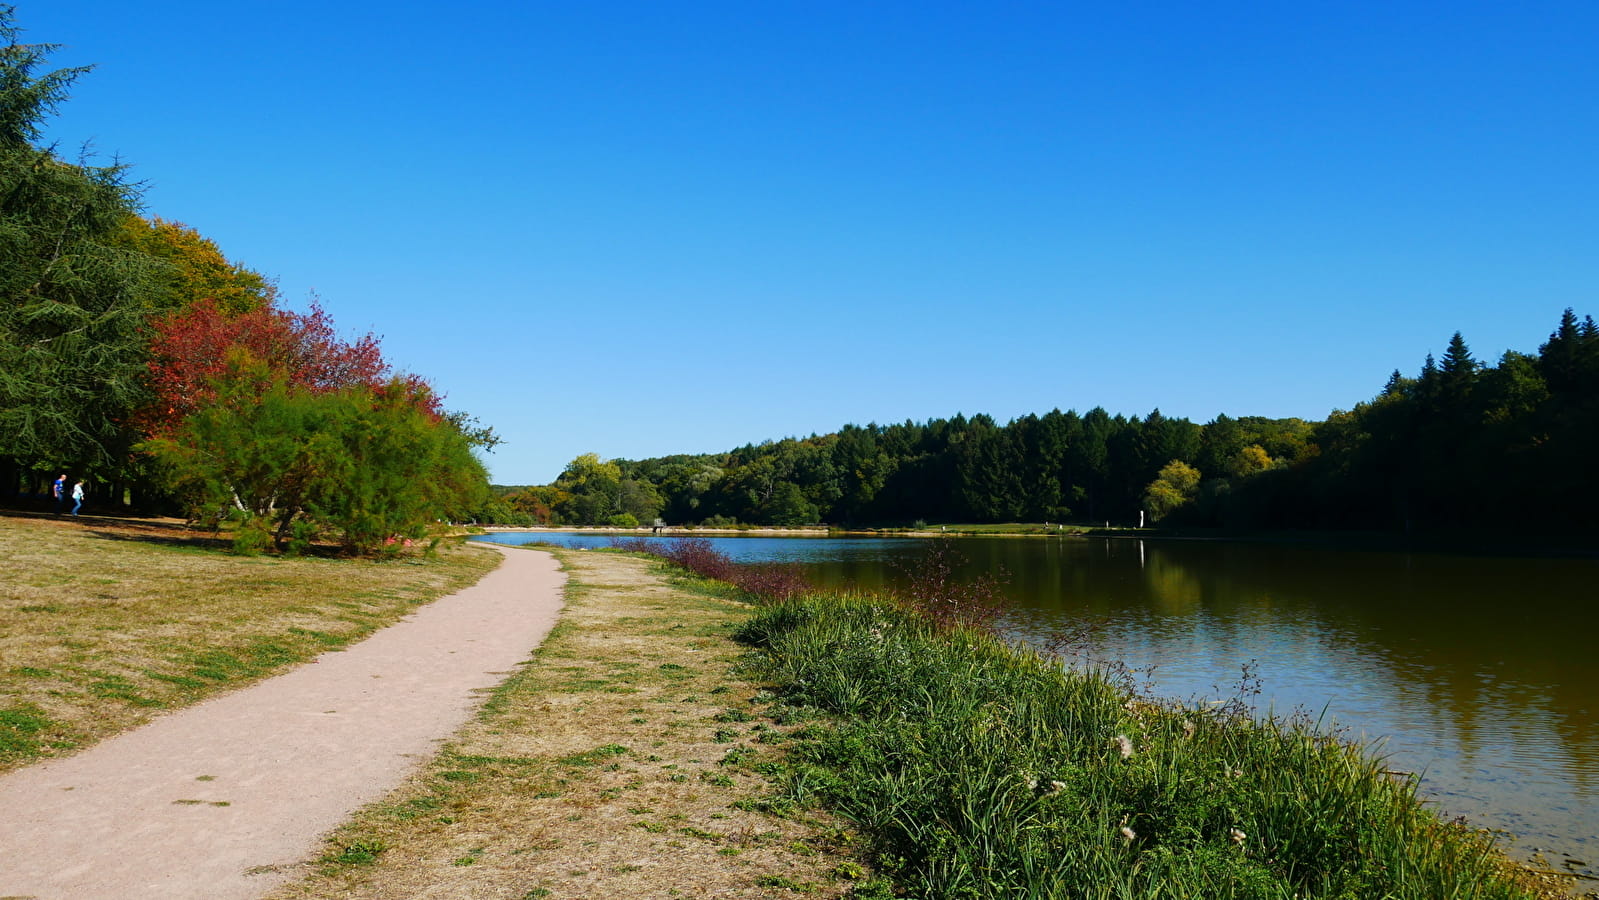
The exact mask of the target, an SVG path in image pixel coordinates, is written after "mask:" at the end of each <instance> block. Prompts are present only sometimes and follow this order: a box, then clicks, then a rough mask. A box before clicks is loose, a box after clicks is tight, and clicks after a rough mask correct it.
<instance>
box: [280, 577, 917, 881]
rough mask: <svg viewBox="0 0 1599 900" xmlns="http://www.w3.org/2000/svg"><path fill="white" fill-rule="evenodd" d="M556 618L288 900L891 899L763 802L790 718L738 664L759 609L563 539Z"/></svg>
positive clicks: (829, 839) (822, 826)
mask: <svg viewBox="0 0 1599 900" xmlns="http://www.w3.org/2000/svg"><path fill="white" fill-rule="evenodd" d="M559 555H560V556H561V558H562V559H563V561H564V562H565V564H566V567H567V571H568V574H569V578H570V579H571V580H570V582H569V585H568V592H567V608H566V610H565V611H564V612H563V614H562V618H561V623H560V624H559V625H558V626H557V628H556V630H555V631H554V632H553V633H552V634H551V635H550V637H549V638H547V639H546V640H545V642H544V644H543V646H542V647H540V648H539V650H538V651H537V653H536V654H534V656H533V658H532V660H531V661H530V662H529V663H527V664H526V665H524V666H523V667H522V668H521V670H520V671H519V673H518V674H517V675H515V676H513V677H512V678H511V679H510V680H509V681H507V682H506V683H505V684H504V685H502V686H501V687H500V688H499V689H498V690H497V691H495V692H494V693H493V695H492V696H491V697H490V699H489V700H488V701H487V703H486V704H485V706H484V708H483V710H482V711H481V713H480V714H479V716H478V717H477V719H476V721H475V722H473V723H472V724H470V725H468V726H467V727H466V728H465V729H464V730H463V731H462V732H460V733H459V734H457V735H456V736H455V737H454V739H453V740H452V741H451V742H450V743H449V744H448V745H447V746H446V747H445V748H444V750H443V752H442V753H441V755H440V756H439V757H438V758H437V759H435V760H433V761H432V762H431V763H429V764H428V765H427V766H425V767H424V768H423V770H422V771H421V772H419V773H418V774H417V775H416V776H415V777H413V778H412V779H411V780H410V782H409V783H408V784H406V785H405V786H404V787H403V788H401V789H400V790H398V791H397V792H395V793H393V794H392V795H390V796H389V797H387V798H386V799H385V800H384V801H382V802H380V803H378V804H376V805H374V806H372V807H369V808H368V809H366V810H364V811H363V812H362V813H361V814H359V815H358V816H357V817H356V818H355V819H354V820H353V821H352V822H350V823H349V824H347V825H346V826H345V827H344V828H342V829H341V830H340V831H338V832H337V833H336V834H334V835H333V836H332V838H331V839H330V841H329V844H328V850H327V853H326V855H325V856H324V858H323V859H322V860H321V861H320V862H318V863H317V864H315V865H314V866H313V871H312V872H310V873H309V874H308V875H306V877H304V878H303V879H302V880H300V881H298V882H296V883H293V884H290V885H288V886H286V887H285V888H283V889H281V890H280V891H278V892H277V893H275V894H274V895H272V897H273V900H324V898H326V900H331V898H335V897H337V898H407V900H411V898H459V897H505V898H527V900H533V898H541V897H550V898H557V897H560V898H570V897H603V898H632V897H727V898H777V897H792V896H795V895H796V893H798V894H802V895H806V896H813V897H838V896H842V895H844V894H846V893H849V892H852V891H853V892H855V896H858V897H863V898H865V897H872V896H885V895H883V894H880V893H876V892H877V891H878V889H879V888H880V887H881V886H880V885H878V884H876V883H875V882H873V881H872V880H871V879H868V878H866V872H865V871H864V869H863V868H862V867H861V866H860V865H859V864H858V863H857V862H855V861H854V849H855V843H854V841H853V839H852V837H851V835H850V832H848V831H847V830H845V829H844V828H841V827H840V826H838V825H837V824H836V823H835V822H833V821H832V820H831V819H830V818H829V817H827V816H826V815H825V814H823V813H819V812H814V811H806V810H802V809H800V808H799V807H797V806H795V805H793V804H778V805H777V806H775V807H774V805H773V804H772V803H771V801H770V800H765V799H761V798H762V797H763V796H764V795H766V794H768V793H769V791H770V782H769V778H768V776H767V775H766V774H765V773H768V772H772V771H776V770H778V769H779V768H781V758H782V755H783V754H782V748H783V746H784V744H785V741H786V733H787V731H789V730H791V729H790V728H785V727H782V726H778V725H775V724H773V723H772V722H770V721H768V720H766V719H763V718H762V717H761V716H760V715H759V712H760V710H761V709H762V708H763V706H764V705H765V702H766V701H767V700H769V699H770V697H769V696H768V695H764V694H761V693H760V691H759V688H758V686H757V685H754V684H752V683H750V682H749V681H747V680H745V679H744V678H741V677H739V676H737V675H735V674H733V672H732V669H733V667H734V665H735V663H736V662H737V661H738V659H739V657H740V655H741V654H742V652H743V651H742V648H740V647H739V646H738V645H736V644H734V643H733V642H732V641H731V640H730V639H729V637H730V635H731V634H732V632H733V630H734V628H735V627H737V626H738V624H739V623H741V622H742V621H744V620H745V619H746V618H747V617H748V611H747V609H746V608H744V607H742V606H741V605H740V604H736V603H732V602H730V601H728V600H726V599H722V597H721V596H718V594H719V593H720V594H724V595H725V593H726V591H725V589H719V588H716V587H714V586H709V585H708V584H707V583H704V582H697V583H696V582H693V581H686V580H683V579H678V580H677V582H676V583H675V584H671V583H668V577H669V576H668V575H667V574H666V570H665V569H664V567H662V566H661V565H660V564H658V563H654V562H650V561H646V560H643V559H638V558H633V557H629V556H624V555H621V554H616V553H595V552H588V553H585V552H577V551H562V552H560V554H559Z"/></svg>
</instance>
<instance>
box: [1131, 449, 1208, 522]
mask: <svg viewBox="0 0 1599 900" xmlns="http://www.w3.org/2000/svg"><path fill="white" fill-rule="evenodd" d="M1198 493H1199V470H1198V469H1196V468H1194V467H1193V466H1190V465H1189V464H1187V463H1185V462H1183V461H1181V460H1176V459H1174V460H1172V461H1171V462H1169V463H1167V464H1166V465H1165V466H1164V467H1162V468H1161V470H1160V474H1159V475H1158V476H1156V478H1155V480H1154V481H1152V482H1150V484H1149V487H1148V489H1146V490H1145V491H1144V506H1145V508H1146V509H1148V510H1149V513H1150V515H1151V516H1152V517H1153V518H1154V520H1155V521H1157V522H1159V521H1160V520H1162V519H1164V518H1166V517H1167V516H1169V515H1171V513H1172V512H1174V511H1176V510H1177V509H1178V508H1179V507H1181V506H1182V505H1183V504H1185V503H1187V502H1189V501H1190V500H1192V499H1194V497H1195V495H1197V494H1198Z"/></svg>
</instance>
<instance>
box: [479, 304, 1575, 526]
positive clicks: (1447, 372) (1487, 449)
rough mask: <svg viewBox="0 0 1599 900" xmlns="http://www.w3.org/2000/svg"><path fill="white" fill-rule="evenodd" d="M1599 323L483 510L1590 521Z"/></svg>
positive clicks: (580, 472)
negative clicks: (1267, 389)
mask: <svg viewBox="0 0 1599 900" xmlns="http://www.w3.org/2000/svg"><path fill="white" fill-rule="evenodd" d="M1596 451H1599V329H1596V327H1595V325H1594V322H1593V319H1592V318H1591V317H1588V318H1584V319H1580V320H1579V319H1578V317H1577V316H1576V314H1575V313H1574V312H1573V311H1571V310H1567V311H1566V312H1565V314H1564V315H1563V316H1561V318H1560V320H1559V323H1558V324H1557V325H1556V327H1555V329H1554V331H1553V333H1551V334H1550V336H1549V340H1548V341H1547V342H1546V343H1544V344H1543V345H1542V346H1541V347H1540V348H1538V350H1537V352H1536V354H1527V353H1522V352H1517V351H1509V352H1506V353H1505V354H1504V355H1503V356H1501V357H1500V359H1499V362H1498V363H1497V364H1496V365H1486V364H1484V363H1482V362H1479V361H1478V360H1477V359H1475V358H1474V357H1473V356H1472V354H1471V351H1470V349H1469V348H1468V347H1467V345H1466V342H1465V340H1464V339H1463V338H1462V337H1461V335H1460V334H1459V333H1456V334H1455V335H1454V336H1453V338H1452V339H1451V340H1450V342H1449V346H1448V351H1447V352H1446V353H1445V355H1444V358H1443V360H1442V361H1441V362H1440V361H1436V360H1434V359H1433V357H1432V356H1431V355H1430V354H1429V355H1428V356H1427V358H1426V360H1425V361H1424V362H1423V363H1422V366H1421V368H1420V371H1419V372H1418V373H1417V374H1416V375H1415V376H1413V377H1407V376H1404V375H1402V374H1400V373H1399V372H1397V371H1396V372H1394V373H1393V375H1392V376H1390V377H1389V379H1388V382H1387V384H1386V385H1385V386H1384V387H1383V389H1382V391H1381V392H1380V393H1379V394H1378V395H1377V396H1376V397H1375V398H1373V399H1371V400H1369V401H1367V402H1364V403H1360V404H1357V405H1356V406H1355V407H1354V408H1353V409H1351V410H1349V411H1347V412H1344V411H1335V412H1333V413H1332V414H1331V415H1330V416H1329V417H1328V418H1327V419H1326V421H1323V422H1305V421H1302V420H1299V419H1265V418H1258V417H1240V418H1236V419H1235V418H1231V417H1228V416H1218V417H1217V418H1216V419H1215V420H1213V421H1211V422H1208V423H1205V424H1203V425H1199V424H1195V423H1193V422H1190V421H1188V420H1186V419H1180V418H1169V417H1167V416H1164V415H1162V414H1161V413H1160V411H1159V410H1155V411H1153V412H1151V413H1149V414H1148V415H1146V416H1131V417H1128V416H1122V415H1111V414H1109V413H1107V412H1106V411H1105V410H1103V409H1097V408H1096V409H1092V410H1090V411H1088V412H1087V413H1083V414H1078V413H1077V412H1074V411H1068V412H1061V411H1059V410H1053V411H1051V412H1048V413H1046V414H1044V415H1041V416H1040V415H1028V416H1024V417H1022V418H1019V419H1015V420H1013V421H1011V422H1008V423H1006V424H1003V425H1001V424H999V423H997V422H995V421H994V420H993V419H992V418H990V417H988V416H985V415H976V416H972V417H971V418H967V417H965V416H959V415H957V416H955V417H953V418H950V419H933V420H930V421H927V422H920V423H918V422H905V423H903V424H898V425H875V424H873V425H866V426H856V425H847V426H845V427H844V428H842V429H840V430H839V431H838V432H837V433H835V434H828V435H823V436H814V435H813V436H811V437H808V438H803V439H794V438H790V439H785V440H781V441H776V442H770V443H764V444H759V445H749V446H745V447H740V448H738V449H736V450H732V451H730V452H727V453H720V454H708V455H700V456H667V457H661V458H658V459H646V460H639V461H632V460H614V461H609V462H607V461H603V460H601V459H600V458H599V457H597V456H595V455H592V454H590V455H585V456H583V457H579V458H578V459H577V460H574V461H573V462H572V464H571V465H570V466H568V467H567V469H566V471H565V472H563V473H562V475H561V477H560V478H558V479H557V480H556V481H555V483H554V484H551V485H546V486H540V487H528V488H513V489H502V496H501V497H500V499H499V500H498V501H497V502H496V503H495V504H494V505H493V506H492V507H491V509H490V510H489V511H488V515H490V516H492V517H494V518H496V519H498V520H501V521H524V522H538V523H544V524H606V523H612V524H629V523H632V522H635V521H636V522H645V523H648V522H650V521H652V520H653V519H655V518H656V517H659V518H661V519H663V520H664V521H666V522H667V523H671V524H682V523H688V524H712V525H717V524H732V523H735V522H737V523H746V524H770V525H803V524H813V523H828V524H834V525H844V526H868V525H908V524H913V523H915V522H917V521H921V522H925V523H939V522H973V523H982V522H1046V521H1047V522H1080V523H1088V524H1103V523H1106V522H1109V523H1112V524H1115V525H1121V526H1126V525H1129V524H1136V523H1137V521H1138V518H1139V513H1140V511H1144V512H1145V513H1146V514H1147V516H1148V518H1149V519H1150V520H1154V521H1156V522H1159V523H1160V524H1167V525H1190V526H1219V527H1224V528H1235V529H1259V528H1318V529H1322V528H1326V529H1342V528H1361V529H1387V530H1400V531H1448V530H1455V529H1464V528H1478V527H1484V526H1494V527H1509V528H1514V529H1515V530H1519V531H1528V530H1532V531H1550V530H1557V529H1577V530H1592V529H1593V526H1592V525H1591V524H1590V521H1589V511H1590V510H1591V509H1593V508H1595V506H1596V503H1595V501H1596V500H1599V467H1596V466H1594V465H1593V464H1592V463H1593V460H1594V457H1595V453H1596Z"/></svg>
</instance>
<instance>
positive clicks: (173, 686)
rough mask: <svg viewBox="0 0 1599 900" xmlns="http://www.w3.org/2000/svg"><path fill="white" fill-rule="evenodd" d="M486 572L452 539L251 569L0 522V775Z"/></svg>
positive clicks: (208, 545)
mask: <svg viewBox="0 0 1599 900" xmlns="http://www.w3.org/2000/svg"><path fill="white" fill-rule="evenodd" d="M497 562H498V557H497V555H496V554H493V553H485V552H483V551H481V550H476V549H470V548H463V547H460V546H459V545H457V544H449V543H447V544H445V545H444V546H442V547H441V549H440V552H439V555H438V557H437V558H436V559H426V560H423V559H415V558H408V559H400V560H394V561H387V562H377V561H369V560H348V559H321V558H300V559H282V558H271V557H255V558H248V557H239V556H232V555H229V554H227V553H226V552H224V546H223V545H222V544H221V543H220V542H217V541H214V540H212V539H209V538H206V537H204V536H202V535H199V534H196V533H193V532H190V531H187V530H186V529H184V528H183V527H182V526H180V525H177V524H174V523H157V522H137V521H127V520H117V519H101V518H94V517H88V516H85V517H82V518H68V519H63V518H55V517H43V516H39V517H30V516H16V515H12V516H0V571H4V572H5V573H6V576H5V579H4V580H3V582H0V771H5V770H8V769H12V768H16V767H17V766H21V765H25V764H27V763H29V762H32V761H34V760H37V759H40V758H43V757H47V756H54V755H58V754H63V753H69V752H71V751H73V750H76V749H78V748H81V747H84V746H87V745H89V744H91V743H94V742H95V741H98V740H100V739H102V738H105V737H107V736H109V735H112V734H115V733H117V732H119V731H122V730H125V729H127V728H131V727H134V726H136V725H139V724H141V723H143V722H145V721H148V720H149V719H150V718H151V717H152V716H155V715H157V714H159V713H160V712H161V711H162V710H167V709H173V708H177V707H181V706H185V705H188V704H191V703H194V702H197V701H199V700H202V699H204V698H206V697H209V696H212V695H214V694H217V693H219V692H221V691H226V690H231V689H233V688H236V687H238V686H240V685H243V684H247V683H250V682H252V681H256V680H258V679H260V678H263V677H266V676H268V675H271V674H274V673H277V672H280V671H283V670H284V669H286V668H288V667H290V666H293V665H295V664H297V663H300V662H304V661H305V660H308V659H310V658H312V657H314V656H316V655H317V654H319V653H322V652H323V651H326V650H329V649H333V648H337V647H340V646H343V645H345V644H347V643H349V642H350V641H353V640H355V639H358V638H360V637H362V636H364V635H366V634H368V633H370V632H372V631H373V630H375V629H377V628H381V627H383V626H384V625H388V624H390V623H392V622H394V621H395V620H397V619H399V618H400V617H401V616H403V615H405V614H406V613H408V612H410V611H411V610H412V609H414V608H415V607H416V606H417V605H418V604H421V603H425V602H427V601H429V600H433V599H436V598H438V597H441V596H443V595H445V594H448V593H450V592H453V591H455V590H458V589H460V588H461V587H464V586H466V585H468V584H471V583H473V582H474V581H476V580H477V579H478V578H480V577H481V576H482V575H483V573H484V572H487V571H488V570H489V569H491V568H493V567H494V566H495V565H496V563H497Z"/></svg>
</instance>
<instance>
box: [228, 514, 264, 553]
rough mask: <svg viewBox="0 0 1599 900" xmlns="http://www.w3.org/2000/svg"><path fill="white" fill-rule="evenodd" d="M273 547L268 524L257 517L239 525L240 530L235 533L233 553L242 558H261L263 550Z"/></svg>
mask: <svg viewBox="0 0 1599 900" xmlns="http://www.w3.org/2000/svg"><path fill="white" fill-rule="evenodd" d="M270 546H272V532H270V531H268V530H267V527H266V523H265V522H263V521H261V520H260V519H259V518H256V517H255V516H251V517H250V518H247V519H245V520H244V521H242V522H240V523H239V527H238V530H237V531H235V532H233V552H234V553H237V554H239V555H240V556H259V555H260V553H261V551H262V550H265V549H267V548H268V547H270Z"/></svg>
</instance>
